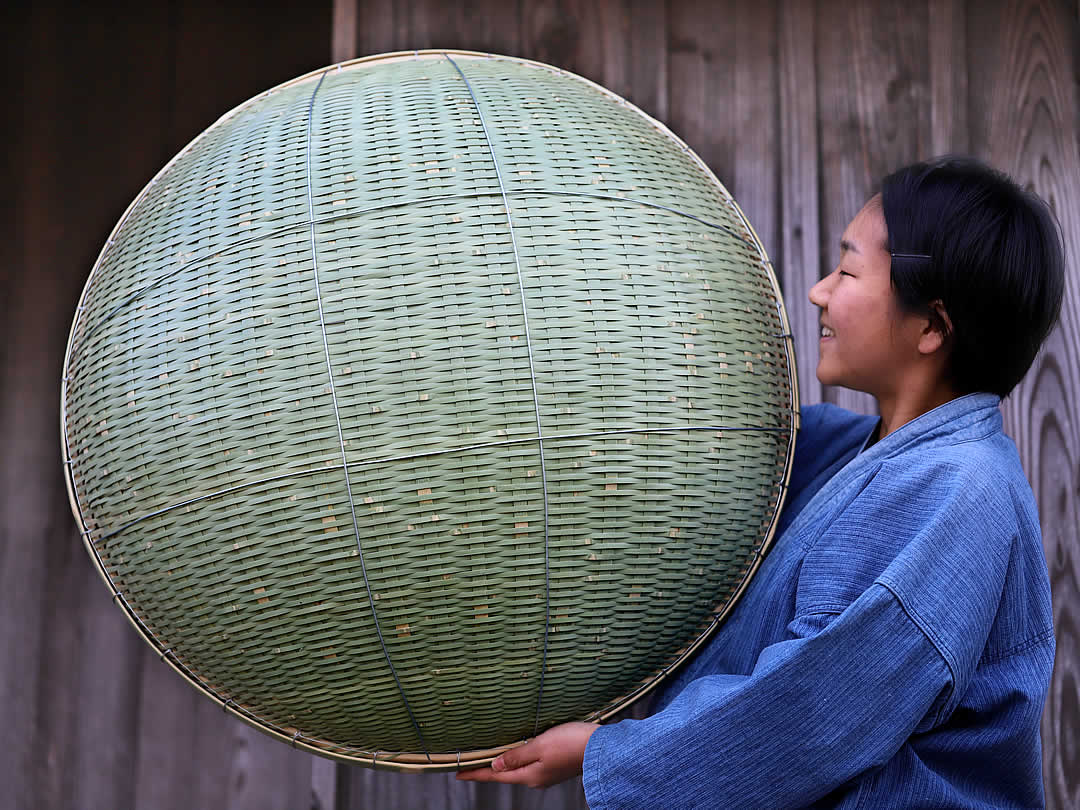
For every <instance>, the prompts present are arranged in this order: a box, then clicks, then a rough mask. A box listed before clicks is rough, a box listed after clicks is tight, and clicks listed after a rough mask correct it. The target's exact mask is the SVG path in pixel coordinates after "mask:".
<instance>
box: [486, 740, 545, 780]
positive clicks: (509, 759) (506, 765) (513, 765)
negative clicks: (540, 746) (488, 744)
mask: <svg viewBox="0 0 1080 810" xmlns="http://www.w3.org/2000/svg"><path fill="white" fill-rule="evenodd" d="M533 748H534V746H533V744H532V743H531V742H527V743H525V744H524V745H520V746H518V747H517V748H511V749H510V750H509V751H504V752H503V753H501V754H499V756H497V757H495V761H494V762H492V763H491V770H493V771H495V772H496V773H501V772H502V771H512V770H515V769H517V768H523V767H525V766H526V765H528V764H529V763H530V762H535V761H536V756H535V754H533Z"/></svg>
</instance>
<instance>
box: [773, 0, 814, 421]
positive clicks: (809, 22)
mask: <svg viewBox="0 0 1080 810" xmlns="http://www.w3.org/2000/svg"><path fill="white" fill-rule="evenodd" d="M815 25H816V23H815V20H814V10H813V8H811V7H810V6H809V5H808V4H803V3H799V4H795V5H794V6H792V7H791V8H788V9H785V11H784V13H783V14H781V15H780V24H779V32H778V48H777V50H778V62H779V68H778V74H779V75H778V83H779V91H780V98H779V106H780V109H779V117H780V156H779V161H778V162H779V166H780V169H779V171H780V206H781V208H780V233H781V238H780V255H779V256H778V257H774V258H773V263H774V265H776V266H777V267H778V269H779V273H778V275H779V278H780V286H781V288H782V289H783V291H784V304H785V307H786V308H787V312H788V319H789V320H790V322H791V331H792V334H793V335H794V336H795V338H794V339H795V362H796V367H797V371H798V378H799V394H800V397H801V400H802V402H803V403H804V404H806V405H810V404H813V403H815V402H821V401H822V400H823V399H824V391H823V390H822V386H821V383H820V382H819V381H818V378H817V374H816V369H817V360H818V335H819V324H818V310H817V308H816V307H814V306H813V305H811V304H810V302H809V300H808V295H809V292H810V288H811V287H812V286H813V285H814V284H815V283H816V282H817V280H818V279H819V278H820V277H821V271H822V261H821V256H822V251H821V246H820V244H819V235H820V233H821V224H820V212H819V210H818V188H819V177H818V126H817V118H818V111H817V75H816V66H815V60H814V41H815Z"/></svg>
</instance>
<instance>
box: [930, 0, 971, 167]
mask: <svg viewBox="0 0 1080 810" xmlns="http://www.w3.org/2000/svg"><path fill="white" fill-rule="evenodd" d="M927 15H928V26H927V37H928V49H929V51H930V149H929V151H930V154H931V155H945V154H965V153H967V152H968V150H969V149H970V139H969V137H968V126H967V100H968V87H967V18H966V16H965V14H964V2H963V0H930V2H929V4H928V9H927ZM920 157H925V156H924V155H921V156H920Z"/></svg>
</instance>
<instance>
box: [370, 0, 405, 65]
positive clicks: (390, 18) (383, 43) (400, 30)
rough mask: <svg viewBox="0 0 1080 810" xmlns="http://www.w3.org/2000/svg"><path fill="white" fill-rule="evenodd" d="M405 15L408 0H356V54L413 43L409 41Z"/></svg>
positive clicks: (386, 51) (396, 48) (402, 48)
mask: <svg viewBox="0 0 1080 810" xmlns="http://www.w3.org/2000/svg"><path fill="white" fill-rule="evenodd" d="M399 14H400V16H401V17H402V21H401V22H399V21H398V15H399ZM408 16H409V9H408V3H407V0H400V2H398V0H356V55H357V56H371V55H372V54H376V53H388V52H390V51H400V50H405V49H408V48H412V47H414V46H413V45H411V44H409V43H408V39H409V37H408Z"/></svg>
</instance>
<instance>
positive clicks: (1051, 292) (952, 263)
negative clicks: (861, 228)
mask: <svg viewBox="0 0 1080 810" xmlns="http://www.w3.org/2000/svg"><path fill="white" fill-rule="evenodd" d="M881 203H882V208H883V210H884V214H885V226H886V228H887V230H888V240H889V241H888V248H889V252H890V253H891V254H892V270H891V274H892V283H893V288H894V289H895V290H896V294H897V297H898V299H899V301H900V304H901V306H903V307H904V308H906V309H907V310H909V311H912V312H930V310H929V307H928V305H929V304H930V303H931V302H932V301H934V300H936V299H940V300H941V302H942V304H943V306H944V308H945V312H946V313H948V316H949V318H950V320H951V321H952V333H951V334H950V335H949V339H950V342H951V349H950V351H951V354H950V358H949V365H948V371H947V373H948V375H949V381H950V382H951V383H952V384H953V385H954V386H955V387H956V388H957V389H958V390H959V391H961V392H963V393H973V392H976V391H990V392H992V393H995V394H997V395H998V396H1001V397H1005V396H1007V395H1008V394H1009V392H1011V391H1012V389H1013V388H1014V387H1015V386H1016V384H1017V383H1018V382H1020V379H1021V378H1022V377H1023V376H1024V374H1025V373H1027V370H1028V369H1029V368H1030V367H1031V364H1032V362H1033V361H1034V360H1035V355H1036V354H1037V353H1038V351H1039V347H1040V346H1041V345H1042V342H1043V341H1044V340H1045V339H1046V336H1047V335H1049V334H1050V330H1051V329H1053V327H1054V324H1055V323H1056V322H1057V319H1058V314H1059V313H1060V311H1061V298H1062V294H1063V292H1064V287H1065V256H1064V251H1063V249H1062V243H1061V234H1060V230H1059V227H1058V223H1057V219H1056V218H1055V217H1054V215H1053V213H1052V212H1051V211H1050V208H1049V207H1048V206H1047V205H1046V203H1045V202H1043V201H1042V200H1041V199H1040V198H1039V197H1037V196H1036V195H1035V194H1033V193H1031V192H1029V191H1025V190H1024V189H1022V188H1020V187H1019V186H1018V185H1017V184H1016V183H1015V182H1013V181H1012V180H1011V179H1009V178H1008V177H1007V176H1006V175H1004V174H1002V173H1001V172H998V171H996V170H994V169H992V168H990V167H989V166H986V165H985V164H983V163H980V162H979V161H977V160H974V159H971V158H959V157H946V158H938V159H936V160H933V161H929V162H926V163H915V164H913V165H911V166H908V167H906V168H903V169H900V170H899V171H897V172H895V173H893V174H891V175H889V176H888V177H886V178H885V180H884V181H883V182H882V188H881Z"/></svg>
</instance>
